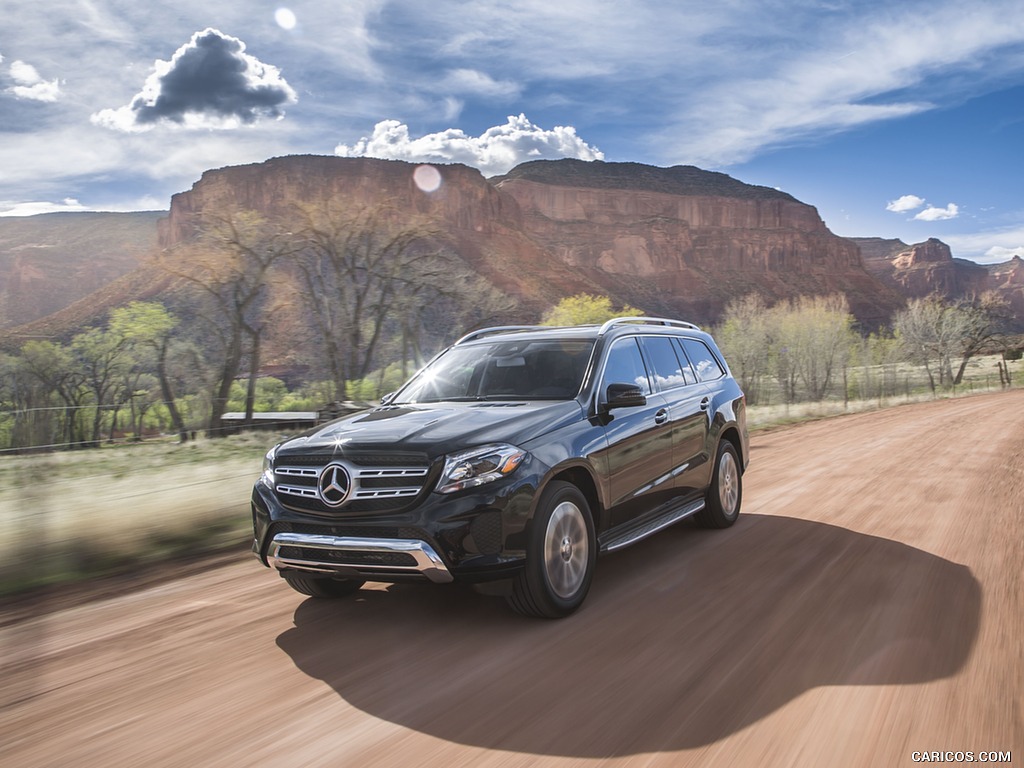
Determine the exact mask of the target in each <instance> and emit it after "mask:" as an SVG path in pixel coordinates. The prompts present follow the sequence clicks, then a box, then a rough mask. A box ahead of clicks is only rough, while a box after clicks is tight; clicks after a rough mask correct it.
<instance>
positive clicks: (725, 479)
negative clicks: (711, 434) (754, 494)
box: [697, 440, 743, 528]
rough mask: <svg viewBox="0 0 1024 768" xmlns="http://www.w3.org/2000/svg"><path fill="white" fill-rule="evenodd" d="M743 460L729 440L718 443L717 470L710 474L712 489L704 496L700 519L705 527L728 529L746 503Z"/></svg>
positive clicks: (698, 516) (698, 518) (698, 517)
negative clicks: (744, 500)
mask: <svg viewBox="0 0 1024 768" xmlns="http://www.w3.org/2000/svg"><path fill="white" fill-rule="evenodd" d="M741 476H742V473H741V472H740V461H739V457H738V456H737V454H736V447H735V446H734V445H733V444H732V443H730V442H729V441H728V440H722V442H720V443H719V444H718V455H717V457H716V459H715V469H714V471H713V472H712V475H711V486H710V487H709V488H708V491H707V495H706V496H705V506H704V509H703V511H701V512H700V513H699V514H698V515H697V520H698V522H700V524H701V525H703V526H704V527H705V528H728V527H729V526H730V525H732V524H733V523H735V522H736V518H738V517H739V516H740V503H741V502H742V501H743V485H742V481H741V479H740V478H741Z"/></svg>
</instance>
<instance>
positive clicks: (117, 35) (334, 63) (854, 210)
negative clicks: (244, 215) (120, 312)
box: [0, 0, 1024, 262]
mask: <svg viewBox="0 0 1024 768" xmlns="http://www.w3.org/2000/svg"><path fill="white" fill-rule="evenodd" d="M2 10H3V14H2V17H3V18H4V25H3V27H2V28H0V57H2V59H0V216H11V215H28V214H32V213H39V212H48V211H54V210H140V209H148V210H154V209H166V208H167V207H168V205H169V201H170V196H171V195H172V194H174V193H175V192H179V191H183V190H186V189H188V188H189V187H191V185H192V184H193V183H194V182H195V181H196V180H197V179H198V178H199V176H200V175H201V173H202V172H203V171H204V170H207V169H210V168H218V167H222V166H226V165H236V164H240V163H250V162H260V161H262V160H266V159H268V158H270V157H276V156H281V155H288V154H307V153H308V154H321V155H331V154H340V155H349V156H351V155H358V154H369V155H373V156H378V157H393V158H398V159H404V160H409V161H412V162H435V163H439V162H464V163H466V164H469V165H474V166H476V167H478V168H480V169H481V171H482V172H483V173H485V175H488V176H490V175H495V174H499V173H503V172H505V171H506V170H508V168H510V167H512V166H514V165H515V164H517V163H519V162H523V161H526V160H530V159H534V158H555V157H580V158H583V159H604V160H606V161H631V162H641V163H649V164H652V165H660V166H670V165H696V166H699V167H701V168H706V169H709V170H717V171H723V172H725V173H728V174H729V175H731V176H733V177H735V178H737V179H740V180H742V181H746V182H749V183H752V184H763V185H767V186H772V187H778V188H779V189H782V190H784V191H786V192H789V193H790V194H792V195H794V196H795V197H797V198H798V199H800V200H802V201H804V202H806V203H809V204H811V205H814V206H815V207H816V208H817V209H818V211H819V213H820V214H821V216H822V218H823V219H824V220H825V223H826V224H827V225H828V227H829V228H830V229H831V230H832V231H833V232H835V233H836V234H838V235H842V236H847V237H890V238H900V239H902V240H904V241H905V242H907V243H914V242H921V241H923V240H925V239H927V238H929V237H937V238H939V239H941V240H943V241H945V242H947V243H949V244H950V245H951V246H952V248H953V253H954V255H955V256H958V257H962V258H970V259H974V260H976V261H979V262H995V261H1004V260H1006V259H1008V258H1010V257H1011V256H1012V255H1014V254H1019V255H1021V256H1022V257H1024V146H1022V138H1024V3H1021V2H1019V0H1012V1H1006V2H1004V1H1003V0H993V1H991V2H986V1H985V0H976V2H975V3H972V4H964V3H962V2H951V1H950V0H928V1H927V2H916V1H914V0H909V1H908V0H903V1H902V2H900V3H898V4H892V3H891V2H889V1H888V0H886V1H885V2H873V0H863V1H861V2H829V1H828V0H824V1H821V2H814V1H811V0H787V1H786V2H781V1H777V0H776V1H773V0H720V1H719V2H715V3H708V2H704V0H701V2H692V1H691V0H672V1H670V2H653V1H652V2H623V1H622V0H618V1H617V2H605V1H603V0H593V1H589V2H583V1H582V0H560V2H558V3H552V2H550V0H518V1H517V2H514V3H513V2H493V1H489V0H469V1H466V2H463V1H461V0H459V1H452V0H447V1H446V0H434V2H431V3H425V2H422V0H394V1H390V2H389V1H387V0H350V1H348V2H338V1H337V0H331V1H330V2H328V1H326V0H312V1H308V2H307V0H294V1H293V2H290V3H273V2H269V3H263V2H259V1H258V0H247V1H246V2H241V1H236V0H220V1H219V2H216V3H211V2H209V0H202V1H201V2H200V1H199V0H177V1H176V2H175V3H173V4H153V5H150V4H147V3H137V2H122V1H115V0H47V1H46V2H45V3H40V2H36V1H35V0H25V1H23V0H13V2H12V0H4V4H3V7H2Z"/></svg>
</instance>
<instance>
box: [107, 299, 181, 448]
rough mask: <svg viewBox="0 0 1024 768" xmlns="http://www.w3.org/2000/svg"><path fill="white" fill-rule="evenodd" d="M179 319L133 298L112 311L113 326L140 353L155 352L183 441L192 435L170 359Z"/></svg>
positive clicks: (173, 422) (160, 378)
mask: <svg viewBox="0 0 1024 768" xmlns="http://www.w3.org/2000/svg"><path fill="white" fill-rule="evenodd" d="M178 325H179V321H178V318H176V317H175V316H174V315H172V314H171V313H170V312H168V311H167V309H166V307H164V306H163V305H162V304H158V303H156V302H141V301H133V302H132V303H131V304H129V305H128V306H126V307H120V308H118V309H115V310H114V311H113V312H111V313H110V330H111V331H112V332H113V333H116V334H118V335H120V336H121V337H122V338H124V339H126V340H127V341H128V343H129V344H130V345H132V347H133V348H134V350H135V352H136V354H140V353H144V352H146V351H149V352H150V353H151V354H152V357H153V362H154V367H155V370H156V377H157V381H158V382H159V385H160V394H161V397H162V402H163V405H164V406H165V407H166V408H167V413H168V415H169V417H170V420H171V426H172V427H173V428H174V431H175V432H177V433H178V438H179V440H181V441H182V442H185V441H186V440H187V439H188V430H187V429H186V428H185V420H184V418H183V417H182V415H181V410H180V409H179V408H178V402H177V397H176V394H175V391H174V390H175V388H174V383H173V380H172V377H171V375H170V372H169V371H168V359H169V357H170V351H171V348H172V343H173V342H174V331H175V329H176V328H177V327H178Z"/></svg>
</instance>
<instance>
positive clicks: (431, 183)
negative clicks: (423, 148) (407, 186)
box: [412, 165, 441, 192]
mask: <svg viewBox="0 0 1024 768" xmlns="http://www.w3.org/2000/svg"><path fill="white" fill-rule="evenodd" d="M412 180H413V181H414V182H416V186H417V187H419V188H420V189H421V190H422V191H423V192H436V191H437V190H438V188H439V187H440V186H441V172H440V171H439V170H437V168H435V167H434V166H432V165H420V166H417V167H416V170H415V171H413V172H412Z"/></svg>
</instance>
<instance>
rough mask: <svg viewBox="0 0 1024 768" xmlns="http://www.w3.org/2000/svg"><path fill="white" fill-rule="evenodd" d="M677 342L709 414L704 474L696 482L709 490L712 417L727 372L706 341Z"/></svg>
mask: <svg viewBox="0 0 1024 768" xmlns="http://www.w3.org/2000/svg"><path fill="white" fill-rule="evenodd" d="M675 341H676V342H677V344H678V347H677V349H679V350H682V353H683V355H685V358H684V359H686V360H688V361H689V363H690V366H691V367H692V368H693V372H694V374H695V375H696V377H697V382H698V385H697V387H696V389H699V390H702V391H703V396H702V397H701V400H700V402H701V404H702V407H703V408H704V409H705V411H706V412H705V413H704V420H705V425H706V428H707V429H706V431H705V432H704V445H703V447H702V449H701V450H702V453H701V455H702V458H703V462H702V464H701V465H700V466H701V467H702V471H701V473H700V477H699V479H698V480H697V482H699V483H700V484H701V485H702V486H707V485H710V483H711V469H712V461H711V460H712V458H713V456H712V452H713V451H714V450H715V448H716V446H714V445H712V444H711V441H712V436H711V433H710V429H711V421H710V419H711V414H713V413H715V412H716V410H717V405H718V404H720V403H721V400H722V398H723V397H724V396H726V395H725V384H726V382H727V381H728V379H727V378H726V374H725V368H724V367H723V366H722V364H721V362H720V361H719V360H718V358H717V357H716V356H715V353H714V352H712V351H711V348H710V347H708V345H707V344H705V343H704V342H703V341H701V340H700V339H690V338H686V337H680V338H677V339H676V340H675Z"/></svg>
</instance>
